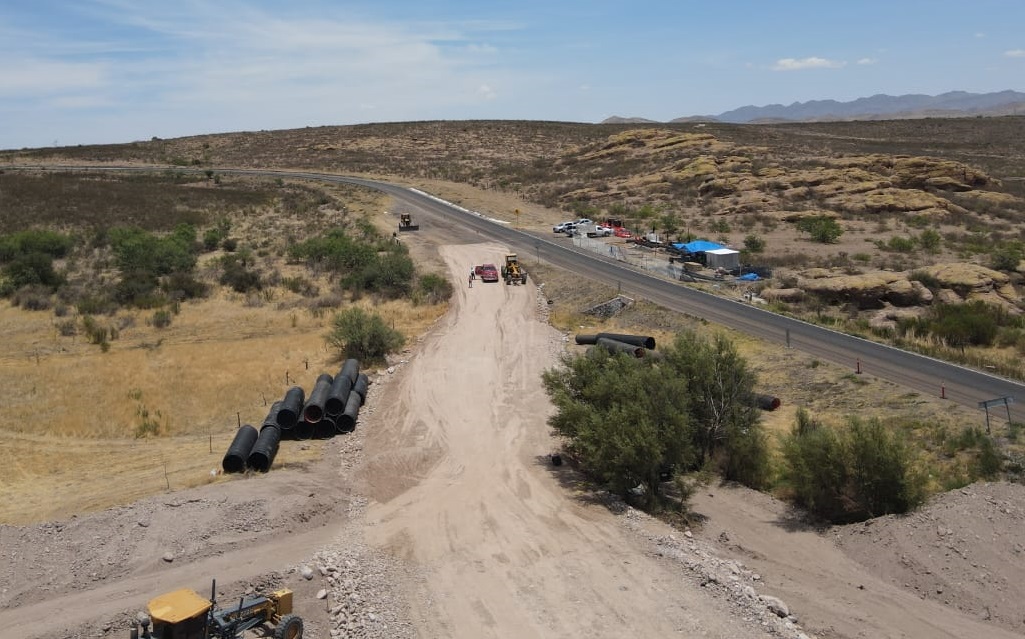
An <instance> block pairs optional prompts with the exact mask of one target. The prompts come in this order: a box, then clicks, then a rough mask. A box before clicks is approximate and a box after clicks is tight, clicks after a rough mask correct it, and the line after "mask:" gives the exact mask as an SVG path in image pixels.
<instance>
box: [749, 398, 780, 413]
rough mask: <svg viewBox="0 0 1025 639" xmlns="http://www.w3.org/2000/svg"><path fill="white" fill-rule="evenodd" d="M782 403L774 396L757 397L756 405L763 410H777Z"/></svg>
mask: <svg viewBox="0 0 1025 639" xmlns="http://www.w3.org/2000/svg"><path fill="white" fill-rule="evenodd" d="M782 403H783V402H781V401H779V398H778V397H773V396H772V395H755V404H756V405H757V406H758V408H760V409H762V410H776V409H777V408H779V407H780V405H781V404H782Z"/></svg>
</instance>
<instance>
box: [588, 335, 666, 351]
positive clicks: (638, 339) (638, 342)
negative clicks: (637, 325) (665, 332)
mask: <svg viewBox="0 0 1025 639" xmlns="http://www.w3.org/2000/svg"><path fill="white" fill-rule="evenodd" d="M595 337H597V338H598V339H601V338H603V337H605V338H607V339H614V340H616V341H617V342H623V343H624V344H633V345H634V346H643V347H644V348H648V349H654V348H655V338H654V337H649V336H647V335H623V334H621V333H598V334H597V335H596V336H595Z"/></svg>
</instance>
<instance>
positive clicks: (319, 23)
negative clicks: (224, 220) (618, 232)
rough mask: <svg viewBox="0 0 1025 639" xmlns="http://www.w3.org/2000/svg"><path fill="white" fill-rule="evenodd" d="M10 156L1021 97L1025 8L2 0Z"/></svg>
mask: <svg viewBox="0 0 1025 639" xmlns="http://www.w3.org/2000/svg"><path fill="white" fill-rule="evenodd" d="M0 61H2V62H0V149H15V148H22V147H47V146H66V145H76V144H102V143H121V142H130V141H134V140H149V139H150V138H152V137H161V138H171V137H180V136H187V135H198V134H204V133H224V132H231V131H258V130H272V129H290V128H301V127H306V126H322V125H339V124H359V123H367V122H397V121H411V120H468V119H517V120H560V121H572V122H600V121H601V120H603V119H605V118H607V117H609V116H612V115H619V116H625V117H644V118H649V119H652V120H658V121H667V120H670V119H672V118H676V117H682V116H689V115H712V114H717V113H721V112H723V111H727V110H730V109H734V108H737V107H741V106H745V105H757V106H762V105H767V104H775V103H780V104H790V103H792V102H797V101H801V102H803V101H807V100H816V99H834V100H841V101H847V100H853V99H856V98H859V97H867V96H871V95H875V94H879V93H886V94H890V95H901V94H905V93H925V94H930V95H935V94H939V93H943V92H946V91H952V90H963V91H972V92H979V93H983V92H990V91H1002V90H1006V89H1014V90H1023V89H1025V1H1022V0H972V1H971V2H964V0H957V1H956V2H955V1H951V0H885V1H879V0H858V1H856V2H855V1H850V0H815V1H805V0H715V1H713V0H702V1H700V2H698V1H693V0H675V1H663V0H652V1H646V0H633V1H632V2H630V1H625V0H620V1H617V2H611V1H607V0H546V1H545V0H517V1H516V2H506V1H505V0H491V1H479V0H478V1H477V2H468V1H464V0H433V1H424V0H417V1H413V0H353V1H329V0H288V1H285V0H278V1H271V0H248V1H243V0H217V1H216V2H214V1H201V0H174V1H170V2H169V1H166V0H161V1H148V0H2V1H0Z"/></svg>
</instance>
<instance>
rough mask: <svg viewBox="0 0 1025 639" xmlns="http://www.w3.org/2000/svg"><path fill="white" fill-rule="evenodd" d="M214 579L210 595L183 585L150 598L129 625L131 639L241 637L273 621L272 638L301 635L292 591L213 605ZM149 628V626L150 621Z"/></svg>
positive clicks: (300, 622)
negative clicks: (220, 606)
mask: <svg viewBox="0 0 1025 639" xmlns="http://www.w3.org/2000/svg"><path fill="white" fill-rule="evenodd" d="M216 594H217V582H216V581H215V582H214V583H213V586H212V588H211V595H210V599H204V598H203V597H201V596H200V595H198V594H196V592H195V591H193V590H189V589H188V588H183V589H181V590H175V591H174V592H169V593H167V594H165V595H160V596H159V597H156V598H154V599H151V600H150V602H149V605H148V606H147V607H146V608H147V609H146V613H147V614H146V615H145V616H143V617H142V618H140V620H139V625H141V626H142V628H141V634H140V628H139V627H138V626H133V628H132V633H131V639H241V637H242V636H243V635H244V634H245V632H246V631H247V630H250V629H252V628H255V627H257V626H262V625H264V624H267V623H271V624H274V634H273V635H270V634H267V635H265V636H268V637H271V636H272V637H274V639H302V636H303V621H302V619H301V618H300V617H298V616H296V615H293V614H292V591H291V590H288V589H282V590H275V591H274V592H272V593H270V594H269V595H267V596H259V597H248V598H247V597H242V598H241V599H240V600H239V602H238V604H237V605H234V606H231V607H230V608H223V609H218V608H217V601H216V599H215V597H216ZM151 623H152V624H153V629H152V630H150V624H151Z"/></svg>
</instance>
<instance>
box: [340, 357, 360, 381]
mask: <svg viewBox="0 0 1025 639" xmlns="http://www.w3.org/2000/svg"><path fill="white" fill-rule="evenodd" d="M338 374H339V375H345V376H346V377H348V378H349V381H351V382H352V383H353V384H355V383H356V376H357V375H359V360H358V359H347V360H345V363H344V364H342V370H340V371H339V372H338Z"/></svg>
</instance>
